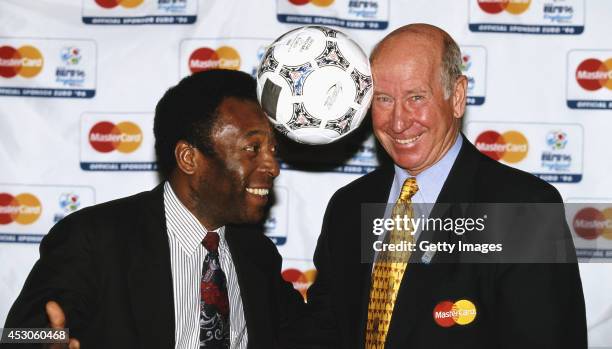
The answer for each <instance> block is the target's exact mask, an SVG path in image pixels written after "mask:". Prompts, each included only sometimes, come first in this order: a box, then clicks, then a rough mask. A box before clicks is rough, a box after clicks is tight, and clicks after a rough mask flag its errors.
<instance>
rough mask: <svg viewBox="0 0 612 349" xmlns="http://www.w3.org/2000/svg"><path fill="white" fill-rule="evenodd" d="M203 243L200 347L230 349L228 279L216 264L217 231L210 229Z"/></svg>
mask: <svg viewBox="0 0 612 349" xmlns="http://www.w3.org/2000/svg"><path fill="white" fill-rule="evenodd" d="M202 245H204V247H205V248H206V250H207V251H208V254H206V257H205V258H204V267H203V268H202V279H201V281H200V295H201V298H200V348H207V349H208V348H215V349H216V348H229V345H230V340H229V333H230V332H229V327H230V322H229V300H228V297H227V279H226V277H225V273H224V272H223V270H221V263H219V234H217V232H215V231H209V232H208V233H206V236H205V237H204V240H203V241H202Z"/></svg>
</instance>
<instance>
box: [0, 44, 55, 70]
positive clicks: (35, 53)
mask: <svg viewBox="0 0 612 349" xmlns="http://www.w3.org/2000/svg"><path fill="white" fill-rule="evenodd" d="M43 65H44V59H43V56H42V54H41V53H40V51H39V50H38V49H37V48H36V47H34V46H30V45H25V46H21V47H19V48H17V49H16V48H14V47H11V46H0V76H2V77H4V78H12V77H14V76H16V75H19V76H21V77H24V78H32V77H35V76H36V75H38V74H39V73H40V71H41V70H42V68H43Z"/></svg>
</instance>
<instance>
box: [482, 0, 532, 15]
mask: <svg viewBox="0 0 612 349" xmlns="http://www.w3.org/2000/svg"><path fill="white" fill-rule="evenodd" d="M529 5H531V0H478V6H479V7H480V9H481V10H483V11H484V12H486V13H489V14H492V15H494V14H498V13H500V12H502V11H506V12H508V13H511V14H513V15H520V14H521V13H523V12H525V11H527V9H528V8H529Z"/></svg>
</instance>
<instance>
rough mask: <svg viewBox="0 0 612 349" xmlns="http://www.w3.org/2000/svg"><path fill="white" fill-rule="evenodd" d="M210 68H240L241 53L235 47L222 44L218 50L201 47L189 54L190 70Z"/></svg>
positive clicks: (194, 71) (197, 70) (196, 70)
mask: <svg viewBox="0 0 612 349" xmlns="http://www.w3.org/2000/svg"><path fill="white" fill-rule="evenodd" d="M209 69H230V70H238V69H240V54H238V51H236V50H235V49H234V48H233V47H229V46H221V47H219V48H218V49H216V50H213V49H211V48H208V47H201V48H199V49H197V50H195V51H193V52H192V53H191V55H190V56H189V70H191V72H192V73H197V72H199V71H204V70H209Z"/></svg>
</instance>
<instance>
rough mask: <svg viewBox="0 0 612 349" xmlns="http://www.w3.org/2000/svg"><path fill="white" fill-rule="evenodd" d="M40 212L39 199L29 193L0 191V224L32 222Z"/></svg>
mask: <svg viewBox="0 0 612 349" xmlns="http://www.w3.org/2000/svg"><path fill="white" fill-rule="evenodd" d="M41 213H42V205H41V203H40V200H39V199H38V198H37V197H36V196H34V195H33V194H30V193H22V194H19V195H17V196H13V195H11V194H9V193H0V224H3V225H4V224H10V223H13V222H15V223H19V224H23V225H26V224H32V223H34V222H36V221H37V220H38V218H39V217H40V214H41Z"/></svg>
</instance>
